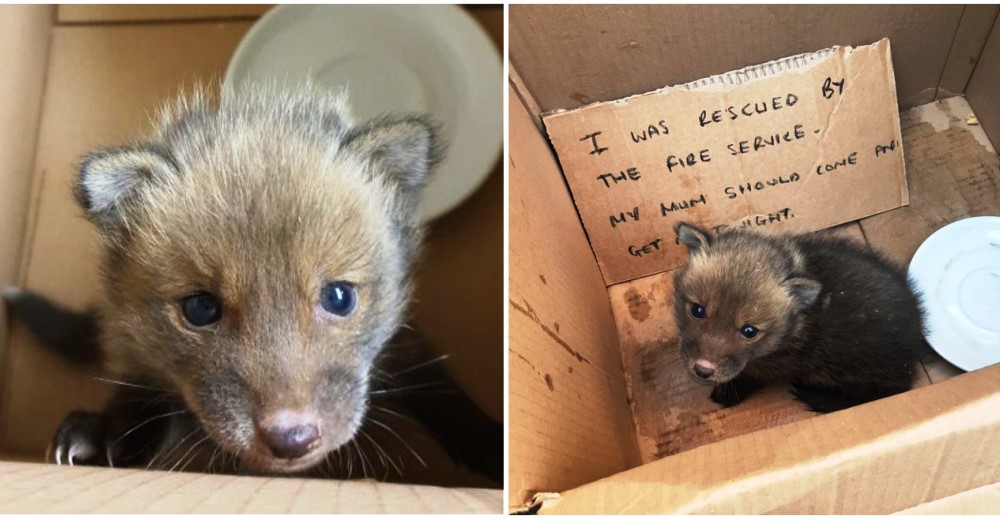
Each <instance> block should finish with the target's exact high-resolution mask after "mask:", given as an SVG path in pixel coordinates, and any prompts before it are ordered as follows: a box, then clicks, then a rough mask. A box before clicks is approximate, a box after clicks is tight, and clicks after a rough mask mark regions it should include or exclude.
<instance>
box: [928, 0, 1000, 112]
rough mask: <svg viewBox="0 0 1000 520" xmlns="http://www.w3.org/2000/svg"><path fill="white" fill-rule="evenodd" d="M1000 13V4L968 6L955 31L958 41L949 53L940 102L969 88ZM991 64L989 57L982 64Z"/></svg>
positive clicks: (953, 44) (939, 87)
mask: <svg viewBox="0 0 1000 520" xmlns="http://www.w3.org/2000/svg"><path fill="white" fill-rule="evenodd" d="M997 14H1000V5H995V4H994V5H987V4H976V5H966V6H965V10H964V11H963V12H962V21H961V23H960V24H959V26H958V30H957V31H956V32H955V41H954V42H953V43H952V45H951V51H949V53H948V61H947V63H945V66H944V70H943V71H941V81H940V84H939V85H938V94H937V98H938V99H944V98H949V97H954V96H958V95H961V94H962V93H963V92H965V91H966V86H967V85H968V84H969V80H970V79H971V77H972V73H973V71H975V70H976V65H977V64H978V63H979V58H980V56H982V53H983V47H984V46H985V45H986V40H987V38H989V35H990V32H991V31H992V30H993V25H994V23H996V20H997ZM989 63H990V58H989V56H987V57H986V59H985V60H983V65H984V66H988V65H989Z"/></svg>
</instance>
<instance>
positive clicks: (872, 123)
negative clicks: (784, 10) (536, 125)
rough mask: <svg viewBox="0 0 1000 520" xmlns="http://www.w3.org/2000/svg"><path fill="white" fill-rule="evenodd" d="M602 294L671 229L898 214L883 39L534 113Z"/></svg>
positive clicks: (901, 179)
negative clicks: (583, 233) (685, 224)
mask: <svg viewBox="0 0 1000 520" xmlns="http://www.w3.org/2000/svg"><path fill="white" fill-rule="evenodd" d="M543 120H544V122H545V126H546V130H547V132H548V135H549V139H550V140H551V141H552V144H553V146H554V147H555V150H556V153H557V155H558V156H559V161H560V163H561V165H562V168H563V172H564V173H565V175H566V179H567V181H568V182H569V186H570V190H571V191H572V193H573V198H574V200H575V202H576V205H577V208H578V210H579V212H580V217H581V219H582V220H583V224H584V226H585V227H586V229H587V234H588V235H589V237H590V242H591V245H592V247H593V249H594V253H595V255H596V256H597V261H598V264H599V265H600V267H601V271H602V272H603V273H604V279H605V282H606V283H607V284H608V285H611V284H614V283H618V282H623V281H627V280H630V279H633V278H638V277H641V276H646V275H650V274H654V273H658V272H661V271H665V270H668V269H672V268H674V267H677V266H679V265H681V264H682V263H683V262H684V259H685V251H684V249H683V247H682V246H680V245H679V244H678V243H677V241H676V237H675V235H674V231H673V228H674V224H675V223H676V222H678V221H681V220H685V221H689V222H695V223H698V224H701V225H703V226H706V227H708V228H713V229H716V230H719V229H723V228H725V227H727V226H747V227H754V228H761V229H764V230H783V231H814V230H818V229H822V228H826V227H830V226H835V225H837V224H842V223H844V222H849V221H852V220H856V219H859V218H862V217H866V216H869V215H873V214H875V213H880V212H882V211H886V210H889V209H893V208H897V207H899V206H903V205H906V204H909V195H908V192H907V187H906V173H905V171H904V169H903V150H902V145H901V138H900V130H899V114H898V112H897V105H896V84H895V80H894V78H893V71H892V60H891V57H890V50H889V40H887V39H883V40H882V41H880V42H878V43H876V44H873V45H870V46H866V47H858V48H851V47H834V48H831V49H826V50H822V51H818V52H814V53H811V54H803V55H799V56H793V57H790V58H785V59H783V60H778V61H774V62H770V63H766V64H763V65H757V66H753V67H748V68H745V69H742V70H739V71H734V72H730V73H727V74H722V75H719V76H712V77H710V78H705V79H702V80H699V81H695V82H692V83H688V84H686V85H681V86H676V87H667V88H664V89H660V90H657V91H655V92H650V93H647V94H642V95H638V96H632V97H629V98H625V99H621V100H618V101H610V102H602V103H595V104H592V105H588V106H585V107H582V108H579V109H576V110H571V111H560V112H553V113H549V114H546V115H544V116H543Z"/></svg>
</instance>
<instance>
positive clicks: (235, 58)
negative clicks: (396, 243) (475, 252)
mask: <svg viewBox="0 0 1000 520" xmlns="http://www.w3.org/2000/svg"><path fill="white" fill-rule="evenodd" d="M342 5H350V6H353V7H376V6H377V7H388V4H342ZM340 6H341V5H338V4H279V5H276V6H274V7H272V8H271V9H269V10H268V11H267V12H266V13H264V14H263V15H262V16H261V17H260V18H258V19H257V20H256V21H255V22H254V23H253V25H252V26H251V27H250V29H249V30H248V31H247V32H246V34H244V35H243V37H242V38H241V39H240V42H239V44H237V46H236V48H235V49H234V50H233V54H232V56H231V57H230V59H229V62H228V63H227V65H226V72H225V74H224V76H223V79H222V91H223V93H224V92H226V90H227V89H232V88H234V87H235V85H234V82H235V81H236V78H235V76H236V74H237V70H238V68H239V67H237V66H236V64H237V63H239V62H242V61H245V60H246V53H247V52H249V51H248V49H249V48H250V46H251V45H253V44H254V43H255V40H256V39H257V38H259V36H257V35H258V34H259V33H260V32H261V31H262V30H265V29H263V28H264V27H266V26H267V24H268V23H269V22H268V20H270V19H273V18H274V17H276V16H279V15H280V13H283V12H285V11H287V10H289V9H299V8H310V7H327V8H336V7H340ZM395 7H420V8H434V9H438V8H440V9H445V10H446V11H448V12H449V13H450V14H449V15H450V16H455V17H457V18H461V19H463V20H464V21H465V22H466V23H467V26H468V27H469V28H471V29H473V31H472V32H474V33H475V34H477V35H478V36H479V38H480V40H481V41H480V43H483V44H484V47H485V48H487V49H488V54H489V55H490V56H491V58H492V60H491V63H490V64H488V65H487V66H488V67H490V68H493V67H494V66H495V65H499V67H498V70H497V71H496V72H497V76H498V78H497V82H498V85H499V84H500V83H502V80H503V59H502V56H501V53H500V51H499V50H498V49H497V48H496V45H495V44H494V42H493V39H492V38H491V37H490V35H489V34H488V33H487V32H486V29H485V28H484V27H483V26H482V25H481V24H480V23H479V21H478V20H477V19H476V18H475V17H474V16H473V15H472V13H470V12H468V11H467V10H466V9H464V8H463V7H462V6H460V5H458V4H406V5H397V6H395ZM243 69H244V70H246V67H243ZM497 93H498V94H500V98H499V101H500V105H501V106H500V110H499V113H498V116H497V117H496V119H497V120H498V122H499V127H498V128H497V129H495V130H491V131H490V132H491V135H489V136H487V137H488V138H489V139H491V140H492V141H494V143H495V144H494V145H493V146H491V147H490V150H491V151H490V152H489V154H488V157H489V160H488V161H487V160H485V159H484V160H483V161H482V163H483V164H482V166H480V167H479V168H477V169H476V170H477V174H476V175H475V176H474V177H475V178H476V180H475V182H473V183H471V184H470V185H469V186H468V187H467V188H466V189H465V190H464V193H463V194H462V196H461V197H452V198H451V199H450V201H449V202H448V203H447V204H445V205H441V206H439V207H437V208H436V209H434V211H432V212H424V211H423V206H422V205H420V206H418V208H420V210H421V213H420V216H419V217H420V221H421V223H423V224H424V225H429V224H430V223H432V222H434V221H435V220H437V219H439V218H441V217H442V216H444V215H446V214H448V213H450V212H452V211H453V210H455V208H457V207H458V206H460V205H462V204H463V203H464V202H466V201H468V200H469V199H470V198H471V197H472V196H473V195H474V194H475V193H476V192H477V191H479V189H480V188H482V186H483V185H484V184H485V183H486V181H487V179H489V177H490V174H491V173H492V172H493V170H494V169H495V168H496V166H497V163H498V161H500V159H501V158H502V154H503V149H504V124H503V122H504V116H503V88H502V85H500V86H498V87H497ZM494 126H496V125H494ZM454 140H455V137H454V135H451V139H450V140H449V141H450V142H448V143H446V145H447V146H446V149H450V148H452V145H453V144H454V143H453V141H454ZM483 157H487V154H485V153H484V155H483ZM446 160H447V159H446ZM439 167H440V166H439ZM470 169H471V168H466V169H465V170H470ZM478 170H482V171H481V172H479V171H478ZM431 182H433V180H432V181H431Z"/></svg>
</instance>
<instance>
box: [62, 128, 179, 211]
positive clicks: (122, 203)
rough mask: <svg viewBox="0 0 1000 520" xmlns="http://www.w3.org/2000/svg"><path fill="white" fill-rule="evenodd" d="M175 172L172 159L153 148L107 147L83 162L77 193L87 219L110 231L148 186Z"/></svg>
mask: <svg viewBox="0 0 1000 520" xmlns="http://www.w3.org/2000/svg"><path fill="white" fill-rule="evenodd" d="M176 172H177V167H176V165H175V164H174V162H173V160H172V159H171V158H170V157H169V156H167V155H165V154H163V153H161V152H159V151H157V150H154V149H153V148H151V147H146V146H128V147H115V148H105V149H103V150H98V151H96V152H93V153H91V154H89V155H87V156H86V157H84V158H83V161H81V162H80V166H79V169H78V172H77V177H76V186H75V187H74V193H75V195H76V201H77V203H79V204H80V207H81V208H83V210H84V211H85V212H86V213H87V217H88V218H89V219H90V220H91V221H93V222H94V223H95V224H97V225H98V226H99V227H101V228H105V229H107V228H109V227H114V226H115V225H117V224H118V223H120V222H121V221H122V220H123V219H124V218H125V213H126V212H127V211H128V208H129V205H130V204H134V203H135V200H136V198H137V195H138V194H139V193H140V192H142V191H143V189H144V188H145V187H147V186H149V185H151V184H153V183H156V182H158V181H160V180H162V179H163V178H164V177H166V176H170V175H174V174H176Z"/></svg>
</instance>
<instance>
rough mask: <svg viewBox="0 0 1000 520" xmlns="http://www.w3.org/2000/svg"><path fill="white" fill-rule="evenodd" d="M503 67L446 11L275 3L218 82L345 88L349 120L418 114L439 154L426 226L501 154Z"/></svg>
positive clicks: (462, 19)
mask: <svg viewBox="0 0 1000 520" xmlns="http://www.w3.org/2000/svg"><path fill="white" fill-rule="evenodd" d="M502 75H503V69H502V66H501V62H500V55H499V54H498V53H497V51H496V48H495V47H494V46H493V43H492V41H491V40H490V39H489V36H488V35H487V34H486V33H485V32H484V31H483V29H482V28H481V27H480V26H479V24H478V23H477V22H476V20H475V19H474V18H472V17H471V16H470V15H469V14H468V13H467V12H465V10H464V9H462V8H460V7H457V6H454V5H282V6H278V7H275V8H274V9H272V10H271V11H269V12H268V13H267V14H266V15H264V16H263V17H262V18H261V19H260V20H259V21H258V22H257V23H256V24H255V25H254V26H253V28H252V29H251V30H250V32H248V33H247V35H246V36H245V37H244V38H243V41H242V42H240V45H239V47H237V49H236V52H235V54H234V55H233V58H232V60H231V61H230V63H229V69H228V70H227V71H226V78H225V85H226V86H227V87H236V88H238V87H239V86H240V85H243V84H245V83H247V82H250V81H256V80H261V79H271V80H276V81H278V82H282V81H286V82H287V81H301V80H303V79H306V78H311V79H312V80H313V81H314V82H315V83H318V84H322V85H329V86H330V87H333V88H341V87H344V86H346V87H348V92H349V95H350V100H351V105H352V107H353V113H354V116H355V119H357V120H358V121H359V122H361V121H365V120H368V119H370V118H372V117H375V116H378V115H382V114H385V113H387V112H410V113H414V112H416V113H424V114H429V115H431V116H432V117H434V118H435V119H436V120H437V121H438V122H439V123H441V124H442V125H443V127H444V132H445V136H444V137H445V141H446V143H447V154H446V156H445V159H444V160H443V161H442V162H441V164H440V165H439V166H438V169H437V171H436V172H435V173H434V177H433V178H432V179H431V182H430V185H429V186H428V188H427V191H426V192H425V194H424V197H423V201H422V203H421V206H420V211H421V215H422V218H423V220H424V221H425V222H426V221H430V220H432V219H434V218H435V217H437V216H439V215H441V214H443V213H446V212H447V211H449V210H451V209H452V208H454V207H455V206H456V205H458V203H460V202H461V201H462V200H464V199H465V198H466V197H468V196H469V195H471V194H472V192H473V191H475V190H476V188H477V187H478V186H479V185H480V184H481V183H482V181H483V180H484V179H485V178H486V176H487V175H488V174H489V173H490V171H492V169H493V166H494V165H495V163H496V161H497V159H498V157H499V156H500V152H501V150H502V148H503V134H502V132H503V119H502V112H503V97H502V96H503V90H502V88H503V85H502V84H503V80H502Z"/></svg>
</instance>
